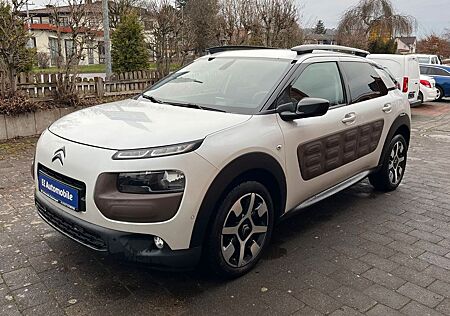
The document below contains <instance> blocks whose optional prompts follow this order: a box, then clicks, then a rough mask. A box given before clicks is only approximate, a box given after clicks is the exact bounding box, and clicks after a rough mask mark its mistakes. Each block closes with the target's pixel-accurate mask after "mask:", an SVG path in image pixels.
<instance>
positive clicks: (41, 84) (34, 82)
mask: <svg viewBox="0 0 450 316" xmlns="http://www.w3.org/2000/svg"><path fill="white" fill-rule="evenodd" d="M2 76H4V74H2V73H0V77H2ZM3 79H4V78H3ZM159 79H160V75H159V73H158V72H156V71H133V72H126V73H120V74H114V75H113V76H112V77H111V79H109V80H104V79H103V78H102V77H93V78H80V77H78V78H76V81H77V82H76V89H77V91H78V93H79V95H80V96H81V97H83V98H94V97H108V96H123V95H133V94H138V93H140V92H142V91H143V90H145V89H146V88H148V87H149V86H151V85H153V84H154V83H155V82H156V81H158V80H159ZM0 82H5V80H2V78H0ZM17 87H18V89H19V90H21V91H23V92H25V93H26V94H27V95H28V96H29V97H30V98H31V99H35V100H39V101H49V100H52V99H53V96H54V93H55V90H56V74H44V73H21V74H20V75H19V76H18V77H17ZM0 89H2V87H1V86H0ZM3 89H7V87H3Z"/></svg>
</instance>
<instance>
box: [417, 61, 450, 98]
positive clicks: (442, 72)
mask: <svg viewBox="0 0 450 316" xmlns="http://www.w3.org/2000/svg"><path fill="white" fill-rule="evenodd" d="M420 73H421V74H422V75H427V76H430V77H432V78H433V79H434V80H435V81H436V88H437V94H438V95H437V97H436V99H437V100H441V99H442V98H445V97H450V66H444V65H420Z"/></svg>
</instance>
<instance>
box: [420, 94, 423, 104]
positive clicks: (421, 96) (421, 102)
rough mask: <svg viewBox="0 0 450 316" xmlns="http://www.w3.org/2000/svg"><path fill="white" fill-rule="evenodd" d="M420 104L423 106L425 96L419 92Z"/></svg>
mask: <svg viewBox="0 0 450 316" xmlns="http://www.w3.org/2000/svg"><path fill="white" fill-rule="evenodd" d="M419 102H420V104H423V94H422V92H419Z"/></svg>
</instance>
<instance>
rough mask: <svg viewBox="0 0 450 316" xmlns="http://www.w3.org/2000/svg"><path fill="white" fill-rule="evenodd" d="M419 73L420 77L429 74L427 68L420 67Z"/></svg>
mask: <svg viewBox="0 0 450 316" xmlns="http://www.w3.org/2000/svg"><path fill="white" fill-rule="evenodd" d="M420 73H421V74H422V75H429V74H430V69H429V68H428V67H424V66H420Z"/></svg>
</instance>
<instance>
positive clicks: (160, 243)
mask: <svg viewBox="0 0 450 316" xmlns="http://www.w3.org/2000/svg"><path fill="white" fill-rule="evenodd" d="M153 241H154V242H155V246H156V248H158V249H163V247H164V240H162V239H161V237H158V236H155V237H154V238H153Z"/></svg>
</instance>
